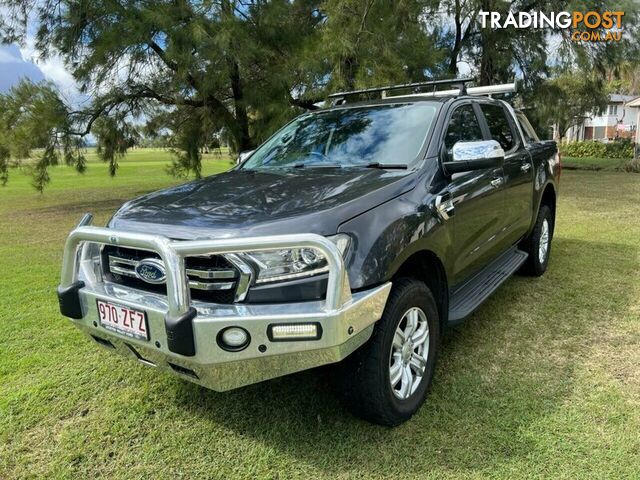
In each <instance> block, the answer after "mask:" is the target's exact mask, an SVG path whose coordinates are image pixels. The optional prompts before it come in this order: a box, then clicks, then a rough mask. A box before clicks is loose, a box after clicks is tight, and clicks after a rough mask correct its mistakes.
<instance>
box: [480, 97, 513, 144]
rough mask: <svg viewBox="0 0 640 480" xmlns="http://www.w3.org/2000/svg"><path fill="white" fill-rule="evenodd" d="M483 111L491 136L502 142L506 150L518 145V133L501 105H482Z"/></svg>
mask: <svg viewBox="0 0 640 480" xmlns="http://www.w3.org/2000/svg"><path fill="white" fill-rule="evenodd" d="M480 108H481V109H482V113H484V117H485V118H486V119H487V125H489V131H490V132H491V138H493V139H494V140H495V141H496V142H498V143H499V144H500V146H501V147H502V149H503V150H504V151H505V152H508V151H509V150H511V149H512V148H513V147H514V146H515V145H516V138H517V137H516V134H515V132H514V131H513V129H512V127H511V124H510V123H509V120H508V119H507V115H506V113H507V112H506V111H505V110H504V108H502V107H501V106H499V105H487V104H484V105H481V106H480Z"/></svg>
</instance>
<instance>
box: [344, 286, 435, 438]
mask: <svg viewBox="0 0 640 480" xmlns="http://www.w3.org/2000/svg"><path fill="white" fill-rule="evenodd" d="M439 340H440V321H439V318H438V309H437V307H436V302H435V300H434V298H433V295H432V294H431V291H430V290H429V288H428V287H427V286H426V285H425V284H424V283H423V282H421V281H419V280H415V279H412V278H402V279H399V280H398V281H396V282H394V286H393V288H392V290H391V294H390V295H389V299H388V300H387V305H386V307H385V310H384V313H383V314H382V318H381V319H380V321H378V323H376V325H375V327H374V331H373V334H372V336H371V339H370V340H369V342H368V343H367V344H366V345H364V346H363V347H362V348H360V349H359V350H358V351H356V352H355V353H354V354H353V355H351V356H350V357H348V358H347V359H346V360H345V361H344V362H343V363H342V364H341V365H340V372H339V373H340V375H339V378H338V393H339V394H340V397H341V399H342V401H343V403H344V404H345V406H346V407H347V408H348V409H349V410H350V411H351V412H352V413H353V414H354V415H356V416H358V417H361V418H363V419H365V420H368V421H370V422H373V423H378V424H380V425H389V426H394V425H399V424H401V423H403V422H405V421H407V420H408V419H409V418H411V416H412V415H413V414H414V413H415V412H416V411H417V410H418V408H420V405H422V403H423V402H424V399H425V397H426V395H427V392H428V390H429V387H430V385H431V379H432V377H433V371H434V368H435V363H436V357H437V353H438V346H439V343H440V342H439Z"/></svg>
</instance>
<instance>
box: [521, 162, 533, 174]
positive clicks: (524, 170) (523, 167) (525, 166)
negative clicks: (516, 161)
mask: <svg viewBox="0 0 640 480" xmlns="http://www.w3.org/2000/svg"><path fill="white" fill-rule="evenodd" d="M530 168H531V164H530V163H523V164H522V166H521V167H520V170H522V171H523V172H524V173H527V172H528V171H529V169H530Z"/></svg>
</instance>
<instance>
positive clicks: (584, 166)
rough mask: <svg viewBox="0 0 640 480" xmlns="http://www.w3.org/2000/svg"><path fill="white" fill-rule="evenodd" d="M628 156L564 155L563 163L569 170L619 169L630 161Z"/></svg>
mask: <svg viewBox="0 0 640 480" xmlns="http://www.w3.org/2000/svg"><path fill="white" fill-rule="evenodd" d="M628 162H629V159H628V158H600V157H584V158H578V157H564V156H563V157H562V165H563V167H564V168H566V169H567V170H609V171H614V170H618V169H619V168H620V167H622V166H623V165H624V164H626V163H628Z"/></svg>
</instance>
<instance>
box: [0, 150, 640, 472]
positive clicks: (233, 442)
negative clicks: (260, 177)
mask: <svg viewBox="0 0 640 480" xmlns="http://www.w3.org/2000/svg"><path fill="white" fill-rule="evenodd" d="M154 155H155V156H154ZM163 155H166V153H165V152H152V153H150V152H144V151H141V152H139V153H138V152H133V153H131V154H130V155H129V156H128V157H127V159H126V160H125V161H123V162H122V164H121V167H120V169H119V171H118V175H117V177H116V178H113V179H111V178H108V177H107V175H106V167H105V166H104V165H102V164H100V163H92V164H90V166H89V170H88V171H87V173H86V174H85V175H84V177H81V176H78V175H77V174H75V173H74V172H73V171H72V170H71V169H69V168H67V167H57V168H55V169H53V170H52V182H51V184H50V186H49V188H48V189H47V190H46V191H45V193H44V195H42V196H41V195H39V194H37V193H36V192H35V191H34V190H32V189H31V187H30V186H29V180H28V178H27V177H25V176H24V174H21V173H20V172H18V171H15V170H14V171H12V172H11V174H12V176H11V179H10V182H9V185H8V186H7V187H6V188H4V189H0V231H1V232H2V235H0V292H1V293H0V304H1V306H2V308H1V309H0V478H2V479H10V478H70V479H76V478H97V477H106V478H127V479H131V478H176V477H179V478H197V477H207V478H224V479H226V478H232V477H235V478H256V477H257V478H292V477H293V478H302V479H308V478H314V479H315V478H336V477H338V478H381V477H386V478H420V479H423V478H487V477H490V478H505V479H511V478H523V477H539V478H543V477H544V478H567V479H573V478H630V479H631V478H640V177H639V176H637V175H632V174H623V173H615V172H598V173H593V172H564V173H563V178H562V181H561V196H560V203H559V208H558V224H557V230H556V238H555V240H554V243H553V249H552V256H551V263H550V267H549V270H548V272H547V274H546V275H545V276H544V277H542V278H539V279H531V278H523V277H516V278H514V279H512V280H510V281H509V282H507V283H506V284H505V285H504V286H503V287H502V288H501V289H500V290H499V291H498V292H497V293H496V294H495V295H494V296H493V297H491V299H490V300H489V301H488V303H487V304H485V305H484V306H483V307H481V308H480V309H479V310H478V311H477V312H476V313H475V314H473V315H472V316H471V317H470V318H469V320H468V321H467V322H466V323H465V324H464V325H462V326H460V327H457V328H455V329H454V330H452V331H450V332H449V333H448V335H447V336H446V337H445V339H444V341H443V349H442V354H441V356H440V361H439V365H438V368H437V372H436V377H435V381H434V384H433V389H432V392H431V395H430V396H429V398H428V400H427V402H426V404H425V405H424V406H423V407H422V409H421V410H420V411H419V412H418V414H417V415H416V416H415V417H414V418H413V419H412V420H411V421H410V422H408V423H406V424H405V425H402V426H401V427H398V428H395V429H389V428H383V427H378V426H374V425H370V424H367V423H365V422H363V421H360V420H357V419H355V418H353V417H351V416H350V415H349V414H347V413H345V412H344V411H343V410H342V409H341V408H340V406H339V405H338V403H337V401H336V400H335V398H334V396H333V395H332V394H331V393H330V391H329V387H328V384H329V380H330V378H329V377H330V376H331V372H332V371H331V369H330V368H326V369H323V370H321V371H311V372H304V373H301V374H296V375H293V376H289V377H286V378H281V379H277V380H273V381H268V382H264V383H262V384H258V385H253V386H250V387H247V388H243V389H239V390H235V391H231V392H227V393H215V392H212V391H207V390H205V389H202V388H200V387H198V386H196V385H193V384H190V383H187V382H184V381H182V380H179V379H178V378H176V377H173V376H171V375H169V374H165V373H158V372H156V371H154V370H152V369H150V368H148V367H144V366H142V365H138V364H136V363H133V362H131V361H128V360H126V359H123V358H120V357H117V356H114V355H112V354H110V353H109V352H107V351H105V350H104V349H101V348H99V347H98V346H97V345H95V344H94V343H92V342H90V341H89V340H88V339H87V338H86V337H85V336H83V335H82V334H81V333H80V332H79V331H78V330H76V329H75V328H74V327H73V326H72V325H71V323H70V321H69V320H67V319H65V318H63V317H62V316H61V315H60V314H59V313H58V306H57V300H56V297H55V293H54V291H55V287H56V285H57V283H58V280H59V271H60V263H61V254H62V246H63V243H64V240H65V237H66V235H67V233H68V232H69V231H70V230H71V229H72V228H73V226H74V225H75V223H76V222H77V221H78V220H79V218H80V216H81V214H82V213H83V212H85V211H92V212H94V213H95V214H96V222H95V223H96V224H98V225H101V224H104V222H106V220H107V219H108V218H109V216H110V215H111V214H112V212H113V211H114V210H115V209H116V208H117V207H118V206H119V205H120V204H121V203H122V202H123V201H125V200H127V199H130V198H132V197H133V196H135V195H138V194H141V193H143V192H146V191H149V190H153V189H156V188H159V187H162V186H165V185H168V184H171V183H175V180H174V179H172V178H170V177H168V176H167V175H166V174H165V173H164V170H163V166H164V165H165V164H166V163H167V158H168V157H166V156H164V157H163ZM143 157H144V158H143ZM228 167H229V163H228V160H226V159H224V160H220V159H217V160H216V159H207V160H206V161H205V172H206V173H207V174H209V173H214V172H218V171H222V170H225V169H227V168H228Z"/></svg>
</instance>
